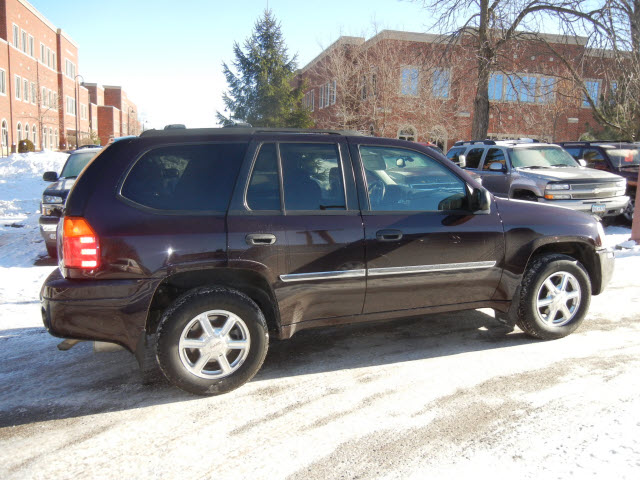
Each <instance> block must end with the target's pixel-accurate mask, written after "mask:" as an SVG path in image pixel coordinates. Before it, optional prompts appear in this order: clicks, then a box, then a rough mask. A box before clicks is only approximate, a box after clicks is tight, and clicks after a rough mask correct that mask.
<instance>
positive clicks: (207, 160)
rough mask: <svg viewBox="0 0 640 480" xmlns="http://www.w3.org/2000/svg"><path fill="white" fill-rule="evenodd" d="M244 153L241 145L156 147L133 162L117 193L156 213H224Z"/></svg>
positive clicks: (244, 145) (244, 146) (243, 147)
mask: <svg viewBox="0 0 640 480" xmlns="http://www.w3.org/2000/svg"><path fill="white" fill-rule="evenodd" d="M245 150H246V144H244V143H218V144H209V145H180V146H167V147H160V148H156V149H154V150H151V151H150V152H148V153H146V154H145V155H143V156H142V157H141V158H140V159H139V160H138V161H137V162H136V164H135V165H134V167H133V168H132V169H131V171H130V172H129V174H128V175H127V178H126V180H125V181H124V184H123V185H122V190H121V194H122V196H123V197H125V198H127V199H129V200H132V201H133V202H136V203H138V204H140V205H144V206H146V207H150V208H154V209H157V210H167V211H171V210H178V211H180V210H182V211H184V210H187V211H194V210H196V211H226V209H227V207H228V205H229V200H230V198H231V192H232V190H233V186H234V184H235V182H236V177H237V176H238V170H239V169H240V165H241V163H242V158H243V157H244V153H245Z"/></svg>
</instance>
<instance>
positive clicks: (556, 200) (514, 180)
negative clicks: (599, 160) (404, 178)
mask: <svg viewBox="0 0 640 480" xmlns="http://www.w3.org/2000/svg"><path fill="white" fill-rule="evenodd" d="M447 158H449V159H450V160H451V161H452V162H454V163H459V164H461V166H463V167H464V168H465V169H466V170H468V171H474V172H476V173H478V174H479V175H480V176H481V177H482V185H483V186H485V187H486V188H487V189H488V190H489V191H490V192H491V193H493V194H494V195H496V196H498V197H502V198H514V199H518V200H528V201H533V202H540V203H549V204H551V205H556V206H559V207H567V208H571V209H572V210H578V211H581V212H586V213H592V214H595V215H598V216H600V217H612V216H615V215H620V214H621V213H622V212H624V211H625V208H626V207H627V204H628V203H629V197H627V196H626V195H625V193H626V189H627V187H626V181H625V179H624V178H622V177H620V176H619V175H614V174H612V173H609V172H603V171H599V170H594V169H592V168H585V167H584V166H583V165H581V164H580V163H578V162H577V161H576V160H574V159H573V157H571V155H569V154H568V153H567V152H566V151H565V150H563V149H562V148H561V147H559V146H558V145H552V144H548V143H540V142H536V141H531V140H505V141H493V140H482V141H470V142H456V143H455V144H454V146H453V147H452V148H451V149H449V151H448V152H447Z"/></svg>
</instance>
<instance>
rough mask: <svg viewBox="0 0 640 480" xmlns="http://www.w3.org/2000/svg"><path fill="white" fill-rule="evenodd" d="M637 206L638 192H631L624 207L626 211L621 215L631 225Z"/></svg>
mask: <svg viewBox="0 0 640 480" xmlns="http://www.w3.org/2000/svg"><path fill="white" fill-rule="evenodd" d="M635 206H636V192H631V193H630V194H629V203H628V204H627V206H626V208H625V209H624V212H622V215H620V216H621V217H622V218H623V219H624V221H625V222H626V223H628V224H629V225H631V223H632V222H633V213H634V211H635Z"/></svg>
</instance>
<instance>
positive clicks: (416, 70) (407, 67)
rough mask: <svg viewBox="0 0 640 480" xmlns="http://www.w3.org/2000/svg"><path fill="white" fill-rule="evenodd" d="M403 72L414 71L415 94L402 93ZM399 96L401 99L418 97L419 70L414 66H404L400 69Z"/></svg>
mask: <svg viewBox="0 0 640 480" xmlns="http://www.w3.org/2000/svg"><path fill="white" fill-rule="evenodd" d="M405 70H414V71H415V73H416V78H415V82H416V84H415V93H411V92H409V93H404V86H405V85H404V72H405ZM399 93H400V95H401V96H403V97H414V98H417V97H419V96H420V69H419V68H418V67H416V66H412V65H405V66H403V67H401V69H400V92H399Z"/></svg>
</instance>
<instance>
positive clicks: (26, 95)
mask: <svg viewBox="0 0 640 480" xmlns="http://www.w3.org/2000/svg"><path fill="white" fill-rule="evenodd" d="M23 81H24V83H23V85H24V89H23V92H24V93H23V100H24V101H25V102H28V101H29V80H27V79H26V78H25V79H23Z"/></svg>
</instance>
